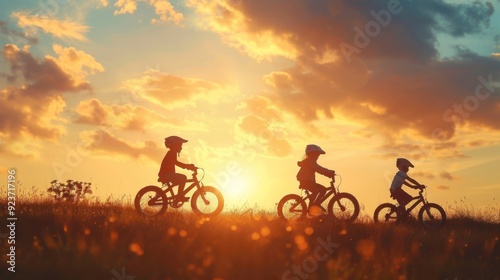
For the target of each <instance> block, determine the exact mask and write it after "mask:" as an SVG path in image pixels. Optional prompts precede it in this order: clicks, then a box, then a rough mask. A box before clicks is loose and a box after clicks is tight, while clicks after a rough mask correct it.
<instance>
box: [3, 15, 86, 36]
mask: <svg viewBox="0 0 500 280" xmlns="http://www.w3.org/2000/svg"><path fill="white" fill-rule="evenodd" d="M12 17H14V18H15V19H17V25H18V26H19V27H22V28H32V27H36V28H40V29H41V30H43V31H44V32H45V33H47V34H50V35H53V36H55V37H57V38H70V39H76V40H80V41H85V40H87V39H86V38H85V35H84V34H85V33H86V32H87V31H88V30H89V27H88V26H86V25H82V24H79V23H77V22H74V21H71V20H69V19H66V20H59V19H56V18H50V17H47V16H42V15H38V14H36V15H30V14H27V13H23V12H14V13H12Z"/></svg>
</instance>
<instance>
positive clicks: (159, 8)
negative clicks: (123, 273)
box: [114, 0, 184, 25]
mask: <svg viewBox="0 0 500 280" xmlns="http://www.w3.org/2000/svg"><path fill="white" fill-rule="evenodd" d="M138 2H139V0H118V1H116V2H115V5H114V6H115V7H117V8H118V10H116V11H115V12H114V14H115V15H122V14H133V13H135V12H136V11H137V3H138ZM143 2H145V3H147V4H149V5H151V6H152V7H153V8H154V9H155V14H156V15H157V16H158V17H159V18H157V19H156V18H153V19H151V23H153V24H159V23H162V22H173V23H174V24H176V25H180V24H181V22H182V21H183V20H184V15H183V14H182V13H180V12H177V11H176V10H175V8H174V6H173V5H172V3H170V1H168V0H147V1H143Z"/></svg>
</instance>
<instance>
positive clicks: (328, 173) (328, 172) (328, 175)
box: [314, 164, 335, 178]
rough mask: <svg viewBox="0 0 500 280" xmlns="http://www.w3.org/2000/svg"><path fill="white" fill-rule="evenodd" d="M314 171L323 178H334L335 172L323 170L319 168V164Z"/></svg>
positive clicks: (321, 167)
mask: <svg viewBox="0 0 500 280" xmlns="http://www.w3.org/2000/svg"><path fill="white" fill-rule="evenodd" d="M314 171H316V172H318V173H319V174H321V175H323V176H326V177H330V178H333V177H334V176H335V170H330V169H327V168H324V167H323V166H321V165H319V164H316V168H315V170H314Z"/></svg>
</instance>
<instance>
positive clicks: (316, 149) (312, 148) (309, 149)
mask: <svg viewBox="0 0 500 280" xmlns="http://www.w3.org/2000/svg"><path fill="white" fill-rule="evenodd" d="M324 154H326V153H325V151H323V149H321V148H320V146H318V145H314V144H309V145H307V146H306V156H307V157H308V158H312V159H315V160H316V159H318V157H319V155H324Z"/></svg>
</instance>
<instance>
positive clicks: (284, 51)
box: [187, 0, 298, 61]
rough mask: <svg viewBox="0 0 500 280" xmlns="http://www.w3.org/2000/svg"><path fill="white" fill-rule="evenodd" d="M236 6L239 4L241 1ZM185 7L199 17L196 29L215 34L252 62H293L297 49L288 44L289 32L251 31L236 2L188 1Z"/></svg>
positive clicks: (252, 29)
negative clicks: (192, 10) (248, 57)
mask: <svg viewBox="0 0 500 280" xmlns="http://www.w3.org/2000/svg"><path fill="white" fill-rule="evenodd" d="M239 3H240V5H242V4H243V2H242V1H240V2H239ZM269 4H271V3H269ZM287 4H288V3H287ZM187 5H188V6H189V7H192V8H194V9H195V11H196V12H197V13H198V15H200V18H199V22H198V25H199V27H200V28H203V29H208V30H211V31H213V32H215V33H217V34H219V35H220V36H221V37H222V39H223V40H224V42H225V43H227V44H228V45H230V46H232V47H234V48H237V49H239V50H240V51H242V52H244V53H246V54H248V55H249V56H251V57H253V58H254V59H256V60H259V61H260V60H262V59H271V58H273V57H285V58H289V59H295V58H296V57H297V55H298V50H297V48H296V47H295V46H294V45H293V44H292V43H291V42H290V41H291V39H292V38H293V34H292V33H287V32H276V31H275V30H273V29H270V28H269V29H260V30H259V29H256V28H254V26H253V23H252V22H251V21H250V19H249V18H248V15H246V14H245V13H244V12H243V11H242V10H241V9H240V8H242V6H238V3H237V1H226V0H189V1H188V2H187ZM267 11H269V12H270V11H273V8H272V7H269V8H268V9H267Z"/></svg>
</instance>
